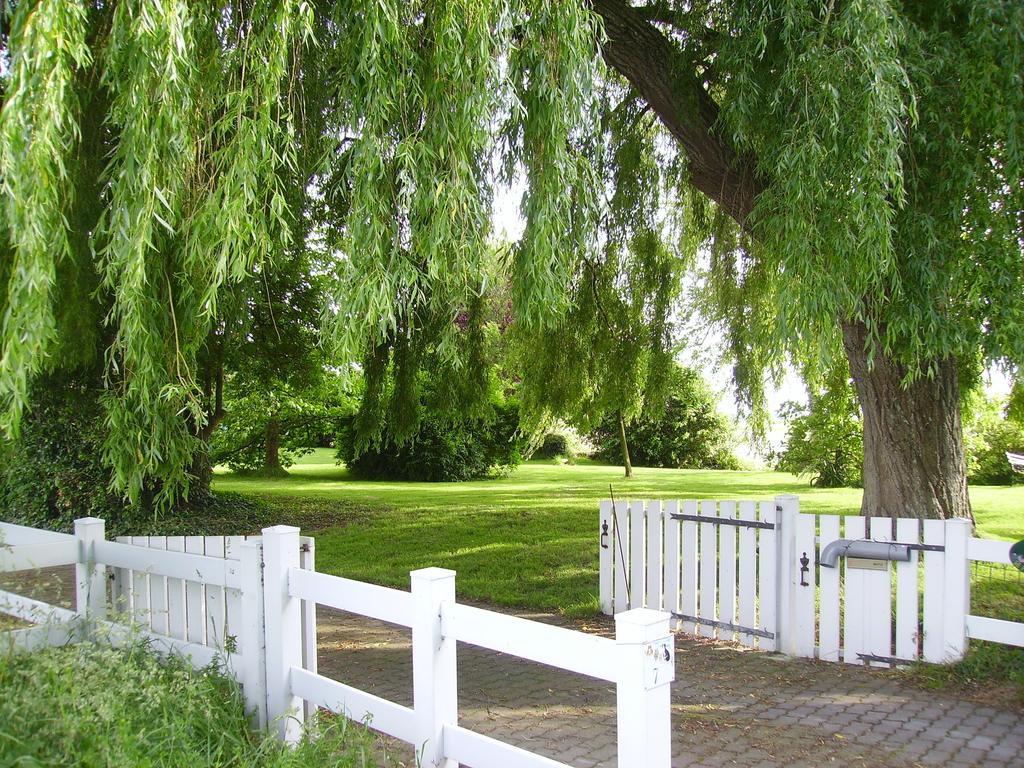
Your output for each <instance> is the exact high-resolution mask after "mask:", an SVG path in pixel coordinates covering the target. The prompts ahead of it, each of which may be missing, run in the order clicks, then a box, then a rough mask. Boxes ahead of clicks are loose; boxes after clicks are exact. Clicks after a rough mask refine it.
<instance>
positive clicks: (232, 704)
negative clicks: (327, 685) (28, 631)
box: [0, 644, 376, 768]
mask: <svg viewBox="0 0 1024 768" xmlns="http://www.w3.org/2000/svg"><path fill="white" fill-rule="evenodd" d="M314 735H315V737H316V738H313V736H314ZM374 764H376V762H375V760H374V755H373V750H372V742H371V738H370V736H369V735H368V733H367V732H366V730H365V729H364V728H363V727H361V726H353V725H351V724H349V723H348V722H347V721H344V720H334V721H325V722H323V723H322V725H321V726H320V727H319V728H315V729H314V730H311V731H309V732H308V733H307V738H304V739H303V740H302V741H301V743H300V744H299V745H298V746H297V747H296V748H295V749H289V748H288V747H287V746H286V745H284V744H283V743H281V742H279V741H277V740H276V739H274V738H273V737H272V736H269V735H266V736H262V737H261V736H259V735H257V734H254V733H252V732H251V731H250V728H249V721H248V718H247V717H246V713H245V709H244V704H243V701H242V697H241V693H240V690H239V687H238V685H237V684H236V683H234V682H233V681H232V680H230V679H229V678H228V677H226V676H225V675H223V674H222V673H221V672H219V671H218V670H216V669H207V670H204V671H201V672H196V671H193V670H192V669H191V668H190V667H189V666H188V664H187V662H185V661H182V660H180V659H170V660H167V661H161V660H159V659H158V658H157V657H156V656H155V655H154V654H152V653H151V652H149V651H147V650H146V649H145V648H144V647H142V646H139V645H135V646H130V647H128V648H126V649H123V650H117V649H113V648H110V647H109V646H107V647H104V646H103V645H98V644H97V645H92V644H82V645H70V646H65V647H60V648H45V649H41V650H38V651H34V652H32V653H17V652H12V651H10V650H9V649H8V648H5V649H3V650H0V765H5V766H7V765H9V766H15V765H19V766H20V765H24V766H29V765H33V766H58V765H77V766H85V767H86V768H92V767H93V766H95V767H96V768H100V767H101V766H141V765H148V766H189V768H206V766H210V767H211V768H212V767H213V766H254V767H256V768H299V767H300V766H307V765H332V766H338V768H355V766H360V767H361V766H364V765H374Z"/></svg>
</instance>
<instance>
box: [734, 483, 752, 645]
mask: <svg viewBox="0 0 1024 768" xmlns="http://www.w3.org/2000/svg"><path fill="white" fill-rule="evenodd" d="M739 519H740V520H746V521H747V522H752V521H754V520H756V519H757V504H756V503H755V502H753V501H741V502H740V503H739ZM737 538H738V539H739V563H738V565H739V580H738V582H737V591H738V592H739V624H740V626H741V627H754V626H756V625H755V624H754V622H755V621H756V618H755V613H754V610H755V604H756V601H757V579H756V573H757V570H756V569H757V529H755V528H746V527H744V528H740V529H739V531H738V533H737ZM754 639H755V636H754V635H748V634H746V633H745V632H741V633H740V636H739V640H740V642H741V643H743V645H746V646H748V647H750V648H753V647H754Z"/></svg>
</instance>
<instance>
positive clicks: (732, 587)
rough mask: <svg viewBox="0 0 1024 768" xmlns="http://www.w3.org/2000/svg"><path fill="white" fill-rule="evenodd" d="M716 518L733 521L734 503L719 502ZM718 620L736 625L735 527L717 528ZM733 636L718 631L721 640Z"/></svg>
mask: <svg viewBox="0 0 1024 768" xmlns="http://www.w3.org/2000/svg"><path fill="white" fill-rule="evenodd" d="M718 516H719V517H721V518H725V519H727V520H735V519H736V502H735V501H722V502H720V503H719V505H718ZM718 620H719V621H724V622H728V623H729V624H735V623H736V527H735V526H732V525H722V526H719V530H718ZM734 634H735V633H734V632H733V631H731V630H722V629H720V630H719V631H718V636H719V638H721V639H723V640H732V639H733V636H734Z"/></svg>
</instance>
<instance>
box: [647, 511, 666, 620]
mask: <svg viewBox="0 0 1024 768" xmlns="http://www.w3.org/2000/svg"><path fill="white" fill-rule="evenodd" d="M661 514H662V513H661V502H660V501H650V502H648V503H647V592H646V599H645V600H644V607H645V608H651V609H653V610H655V611H660V610H661V606H662V605H663V598H662V578H663V572H662V555H663V552H662V541H661V522H662V521H661Z"/></svg>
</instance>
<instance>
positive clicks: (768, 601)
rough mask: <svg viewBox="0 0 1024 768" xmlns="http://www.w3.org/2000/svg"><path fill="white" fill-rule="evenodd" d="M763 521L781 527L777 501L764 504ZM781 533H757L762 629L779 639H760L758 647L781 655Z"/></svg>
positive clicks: (758, 598) (763, 530)
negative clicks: (779, 604) (777, 548)
mask: <svg viewBox="0 0 1024 768" xmlns="http://www.w3.org/2000/svg"><path fill="white" fill-rule="evenodd" d="M758 507H759V510H758V511H759V515H758V517H759V519H760V520H761V522H763V523H775V524H777V523H778V519H779V515H778V512H776V510H775V502H774V501H762V502H761V503H760V504H759V505H758ZM778 535H779V531H778V529H777V528H776V529H769V528H760V529H758V531H757V550H758V551H757V615H758V625H759V626H760V627H761V629H762V630H763V631H765V632H771V633H772V634H773V635H775V637H774V639H770V638H766V637H762V638H758V647H759V648H761V649H763V650H769V651H778V650H780V647H779V631H778V613H777V609H778V594H777V590H778V584H779V581H778V579H779V576H778V555H777V552H776V547H777V546H778Z"/></svg>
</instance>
